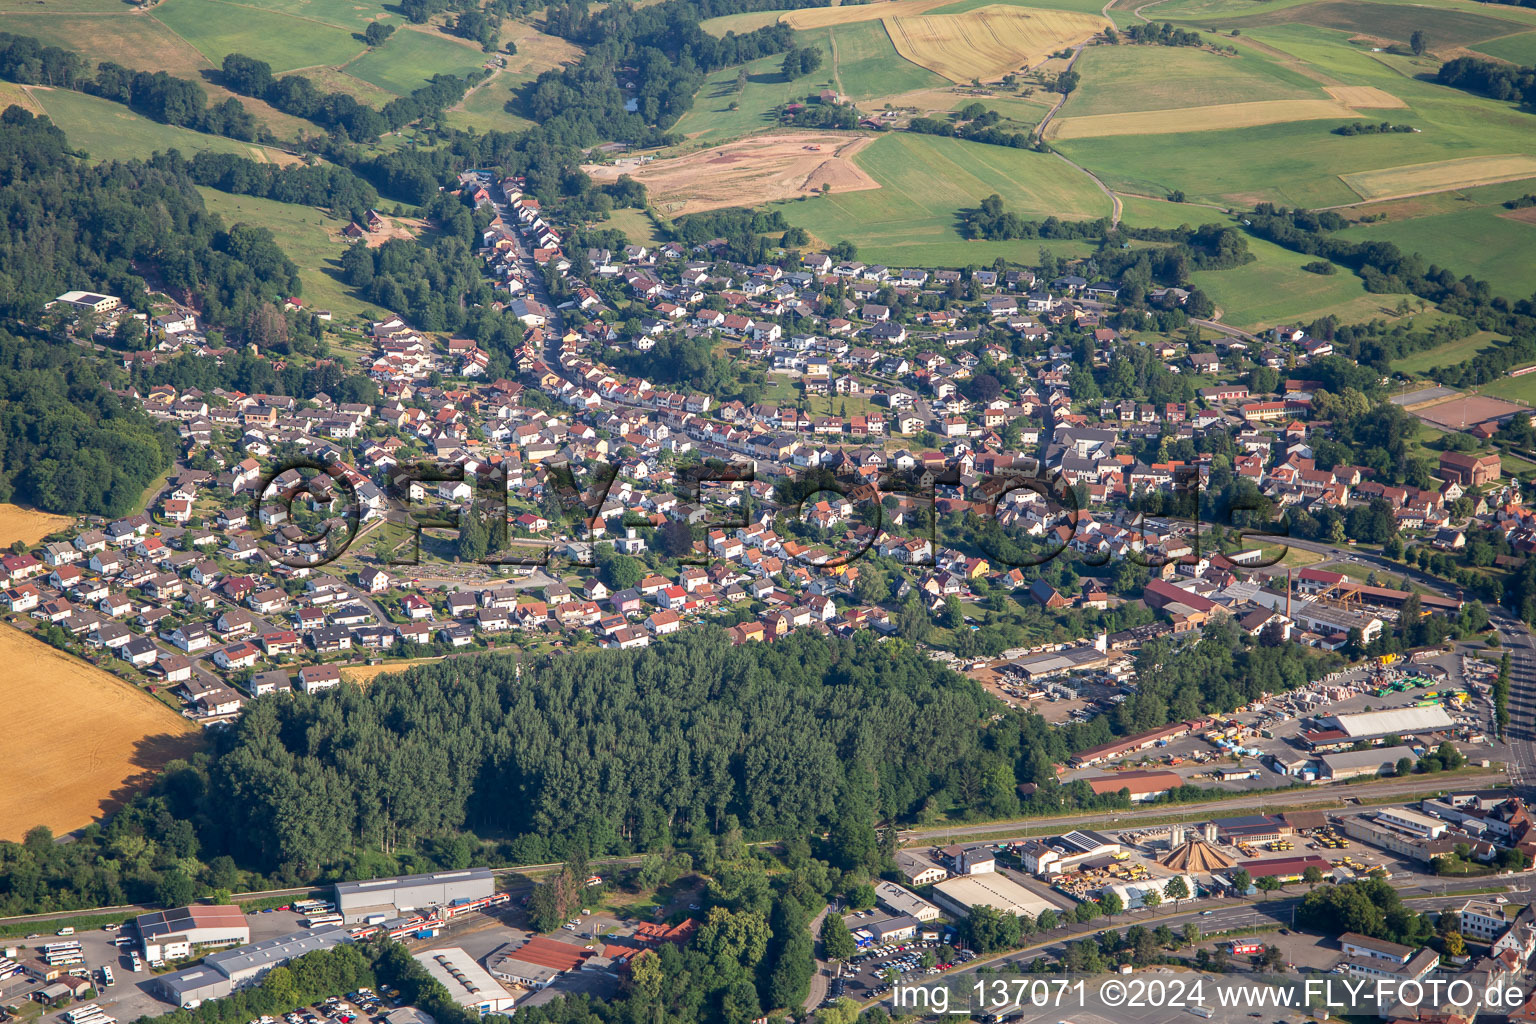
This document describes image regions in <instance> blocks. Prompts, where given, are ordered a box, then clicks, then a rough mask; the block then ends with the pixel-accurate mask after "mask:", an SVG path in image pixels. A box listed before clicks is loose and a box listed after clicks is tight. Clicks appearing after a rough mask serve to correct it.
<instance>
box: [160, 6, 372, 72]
mask: <svg viewBox="0 0 1536 1024" xmlns="http://www.w3.org/2000/svg"><path fill="white" fill-rule="evenodd" d="M152 17H154V19H155V20H156V21H159V22H160V23H161V24H162V25H164V26H165V27H166V28H168V29H170V30H171V31H172V32H175V33H176V34H177V35H178V36H180V37H181V38H182V39H185V40H186V41H187V42H188V43H190V44H191V45H192V46H194V47H196V48H197V50H198V52H200V53H201V54H202V55H203V56H204V57H206V58H208V60H209V61H210V62H211V63H213V64H215V65H217V64H219V63H220V62H222V61H223V60H224V57H225V56H226V55H227V54H230V53H243V54H246V55H247V56H251V57H256V58H259V59H260V60H264V61H267V62H268V63H270V64H271V65H272V70H274V71H279V72H281V71H291V70H293V69H294V68H305V67H313V66H315V65H317V64H343V63H345V62H346V61H348V60H350V59H352V58H353V57H355V56H356V55H357V54H358V52H359V51H360V50H362V49H363V43H362V41H361V40H360V39H358V38H355V37H354V35H353V33H352V32H350V31H348V30H347V29H344V28H338V27H337V26H335V25H330V24H327V23H325V22H323V21H316V20H314V19H312V18H308V17H302V18H301V17H296V16H294V15H291V14H283V13H280V12H278V11H273V10H268V9H265V8H262V7H251V6H246V5H244V4H235V3H225V2H224V0H161V3H159V4H158V5H156V7H155V8H154V10H153V12H152ZM357 31H359V32H360V31H361V26H359V27H358V29H357Z"/></svg>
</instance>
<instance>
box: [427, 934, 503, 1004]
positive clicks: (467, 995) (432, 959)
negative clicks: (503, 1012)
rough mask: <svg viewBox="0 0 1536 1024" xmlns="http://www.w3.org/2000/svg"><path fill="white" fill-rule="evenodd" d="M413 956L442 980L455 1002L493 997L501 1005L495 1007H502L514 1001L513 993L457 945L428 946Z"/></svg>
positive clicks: (483, 1000)
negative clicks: (437, 947) (429, 947)
mask: <svg viewBox="0 0 1536 1024" xmlns="http://www.w3.org/2000/svg"><path fill="white" fill-rule="evenodd" d="M414 956H415V957H416V962H417V963H419V964H421V966H423V967H425V968H426V969H427V973H428V974H430V975H432V977H434V978H436V979H437V980H438V981H439V982H441V983H442V985H443V987H444V988H446V989H447V990H448V994H449V995H451V996H452V997H453V1001H454V1002H456V1003H458V1004H459V1005H461V1006H477V1005H479V1004H481V1003H484V1002H486V1001H487V1000H493V1001H495V1002H496V1003H497V1004H498V1005H496V1006H494V1007H493V1009H498V1010H499V1009H501V1008H502V1006H504V1005H505V1006H510V1005H511V1003H512V998H513V997H512V993H510V992H508V991H507V990H506V989H505V988H503V987H502V984H501V982H499V981H497V980H496V979H495V978H493V977H491V975H490V973H489V972H487V971H486V969H485V968H484V967H481V966H480V965H479V964H478V963H476V962H475V958H474V957H472V956H470V955H469V954H468V953H466V952H464V950H462V949H460V948H459V947H458V946H447V947H444V948H443V949H427V950H423V951H422V952H420V953H416V954H414Z"/></svg>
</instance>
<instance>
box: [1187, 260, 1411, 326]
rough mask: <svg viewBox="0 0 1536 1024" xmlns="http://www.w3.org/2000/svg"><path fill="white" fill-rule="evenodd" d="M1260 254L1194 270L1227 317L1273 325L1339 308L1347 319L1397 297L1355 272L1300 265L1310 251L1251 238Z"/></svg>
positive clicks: (1374, 311)
mask: <svg viewBox="0 0 1536 1024" xmlns="http://www.w3.org/2000/svg"><path fill="white" fill-rule="evenodd" d="M1248 248H1249V251H1251V252H1252V253H1253V254H1254V256H1256V257H1257V259H1256V260H1255V261H1254V262H1253V263H1249V264H1247V265H1246V266H1242V267H1236V268H1234V269H1231V270H1201V271H1197V272H1195V273H1194V274H1192V275H1191V279H1192V280H1193V281H1194V283H1195V285H1196V286H1197V287H1198V288H1200V289H1201V290H1203V291H1204V292H1205V293H1206V294H1207V295H1209V296H1210V297H1211V301H1213V302H1215V303H1216V306H1217V307H1218V308H1219V309H1220V310H1221V311H1222V321H1223V322H1224V323H1229V324H1232V325H1233V326H1234V327H1244V328H1253V327H1273V326H1275V325H1276V324H1280V323H1284V322H1287V321H1293V320H1300V321H1303V322H1307V321H1311V320H1314V319H1316V318H1318V317H1320V316H1324V315H1326V314H1328V313H1337V314H1339V316H1340V318H1341V319H1344V320H1346V322H1347V321H1348V320H1349V319H1351V318H1353V319H1357V320H1364V319H1369V318H1370V317H1373V316H1381V315H1384V314H1383V312H1382V310H1383V308H1390V307H1391V306H1393V305H1395V304H1396V302H1397V298H1396V297H1395V296H1386V295H1368V294H1367V293H1366V291H1365V286H1364V285H1363V284H1362V283H1361V282H1360V279H1359V278H1358V277H1356V276H1355V275H1354V274H1351V273H1348V272H1347V271H1343V270H1341V271H1339V272H1338V273H1337V274H1333V275H1330V276H1326V277H1325V276H1322V275H1319V274H1312V273H1309V272H1307V271H1305V270H1302V269H1301V265H1302V264H1303V263H1309V262H1311V257H1308V256H1302V255H1299V254H1297V253H1293V252H1291V251H1290V250H1288V249H1282V248H1280V247H1279V246H1278V245H1272V244H1270V243H1268V242H1265V241H1262V240H1261V239H1257V238H1250V239H1248Z"/></svg>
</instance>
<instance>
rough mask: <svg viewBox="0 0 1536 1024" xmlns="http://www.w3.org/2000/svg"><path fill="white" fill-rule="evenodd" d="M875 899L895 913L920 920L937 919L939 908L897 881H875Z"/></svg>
mask: <svg viewBox="0 0 1536 1024" xmlns="http://www.w3.org/2000/svg"><path fill="white" fill-rule="evenodd" d="M875 901H876V902H877V903H879V904H880V906H882V907H884V908H885V909H886V910H889V911H890V912H891V913H893V914H905V915H906V916H908V917H911V918H914V919H916V920H918V921H937V920H938V919H939V908H938V907H936V906H934V905H933V904H932V903H929V902H928V901H927V900H925V899H923V898H922V897H921V896H919V895H918V894H917V893H915V892H912V891H911V890H910V889H904V888H902V887H901V886H899V885H897V884H896V883H895V882H886V881H879V882H876V883H875Z"/></svg>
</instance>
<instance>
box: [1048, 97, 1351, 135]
mask: <svg viewBox="0 0 1536 1024" xmlns="http://www.w3.org/2000/svg"><path fill="white" fill-rule="evenodd" d="M1356 116H1358V115H1357V114H1356V113H1355V111H1354V110H1353V109H1352V108H1350V107H1346V106H1345V105H1344V104H1342V103H1339V102H1337V101H1335V100H1254V101H1252V102H1249V103H1217V104H1212V105H1211V106H1205V107H1183V108H1180V109H1178V110H1137V111H1131V112H1128V113H1123V114H1087V115H1085V116H1083V117H1062V118H1057V119H1056V120H1055V121H1052V122H1051V124H1050V126H1049V127H1048V128H1047V129H1046V132H1045V133H1046V136H1047V137H1049V138H1052V139H1092V138H1100V137H1102V136H1107V135H1172V134H1174V133H1176V132H1208V131H1218V130H1221V129H1226V128H1256V127H1258V126H1260V125H1266V124H1282V123H1284V122H1286V121H1315V120H1321V119H1323V118H1335V117H1350V118H1352V117H1356Z"/></svg>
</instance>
